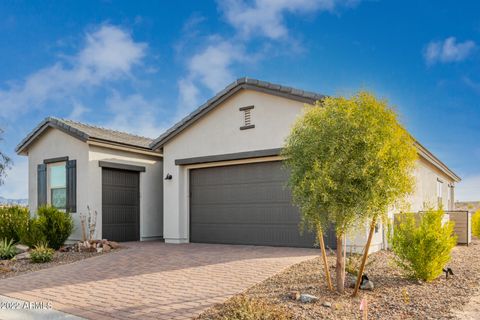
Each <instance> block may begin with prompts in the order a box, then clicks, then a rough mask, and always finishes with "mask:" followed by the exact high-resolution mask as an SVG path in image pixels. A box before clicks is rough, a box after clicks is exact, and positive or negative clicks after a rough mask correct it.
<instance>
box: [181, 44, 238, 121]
mask: <svg viewBox="0 0 480 320" xmlns="http://www.w3.org/2000/svg"><path fill="white" fill-rule="evenodd" d="M210 42H211V43H210V44H209V45H207V46H206V47H205V48H203V50H202V51H200V52H198V53H196V54H194V55H193V56H192V57H191V58H190V59H189V61H188V64H187V69H188V74H187V75H186V77H184V78H182V79H180V80H179V82H178V86H179V93H180V97H179V99H180V107H179V112H180V113H183V112H184V111H188V110H191V109H193V108H194V107H196V106H197V105H198V103H199V101H198V99H199V91H200V89H199V88H198V85H201V86H203V87H206V88H207V89H209V90H210V91H211V92H216V91H219V90H221V89H222V88H223V87H225V86H226V85H227V84H229V83H230V82H232V81H233V79H234V76H233V74H232V72H231V70H230V69H231V66H232V65H233V64H234V63H236V62H240V61H242V60H244V50H243V47H242V46H241V45H235V44H233V43H232V42H230V41H226V40H222V39H219V38H218V37H213V38H212V39H211V41H210Z"/></svg>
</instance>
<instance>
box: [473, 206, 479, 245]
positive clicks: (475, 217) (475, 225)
mask: <svg viewBox="0 0 480 320" xmlns="http://www.w3.org/2000/svg"><path fill="white" fill-rule="evenodd" d="M472 234H473V235H474V236H475V237H477V238H480V209H479V210H477V212H475V213H474V214H473V216H472Z"/></svg>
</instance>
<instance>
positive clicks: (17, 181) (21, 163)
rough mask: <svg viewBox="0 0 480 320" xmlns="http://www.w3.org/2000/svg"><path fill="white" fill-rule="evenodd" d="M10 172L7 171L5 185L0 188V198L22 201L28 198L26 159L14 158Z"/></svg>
mask: <svg viewBox="0 0 480 320" xmlns="http://www.w3.org/2000/svg"><path fill="white" fill-rule="evenodd" d="M13 161H14V163H13V165H12V168H11V170H8V171H7V176H6V177H5V184H4V185H2V186H0V196H2V197H4V198H7V199H24V198H27V197H28V196H27V195H28V159H27V158H26V157H15V158H14V159H13Z"/></svg>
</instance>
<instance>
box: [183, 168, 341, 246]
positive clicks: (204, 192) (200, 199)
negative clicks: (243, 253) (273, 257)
mask: <svg viewBox="0 0 480 320" xmlns="http://www.w3.org/2000/svg"><path fill="white" fill-rule="evenodd" d="M287 178H288V173H287V172H286V171H285V170H284V168H283V167H282V163H281V162H280V161H276V162H261V163H252V164H242V165H233V166H222V167H211V168H202V169H193V170H190V241H191V242H205V243H227V244H250V245H266V246H290V247H312V246H313V245H314V243H315V237H314V235H313V234H311V233H306V232H305V233H304V234H303V235H300V233H299V227H298V224H299V221H300V215H299V212H298V209H297V208H296V207H294V206H293V205H292V203H291V194H290V191H289V190H288V188H287V187H286V186H285V184H286V181H287ZM332 238H334V237H331V236H330V237H329V236H327V237H326V245H328V246H329V247H334V246H335V243H334V241H330V240H329V239H332Z"/></svg>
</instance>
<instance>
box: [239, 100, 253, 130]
mask: <svg viewBox="0 0 480 320" xmlns="http://www.w3.org/2000/svg"><path fill="white" fill-rule="evenodd" d="M252 109H253V106H247V107H241V108H240V109H239V110H240V111H242V112H243V126H241V127H240V130H246V129H252V128H255V125H254V124H252Z"/></svg>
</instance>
